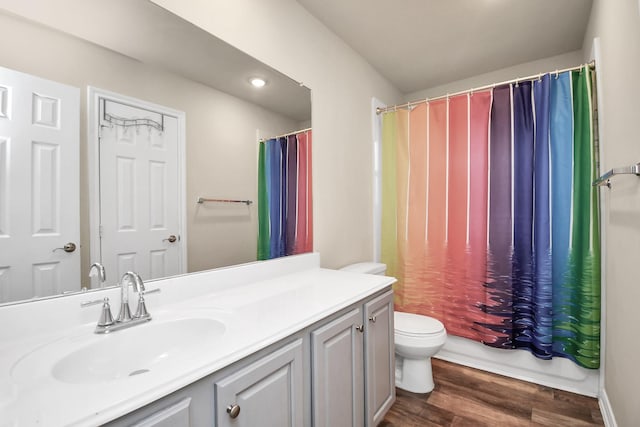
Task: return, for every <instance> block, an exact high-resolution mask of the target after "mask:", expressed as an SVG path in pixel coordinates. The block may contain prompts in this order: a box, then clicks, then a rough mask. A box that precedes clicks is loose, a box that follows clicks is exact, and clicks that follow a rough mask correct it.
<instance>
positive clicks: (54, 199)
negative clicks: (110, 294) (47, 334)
mask: <svg viewBox="0 0 640 427" xmlns="http://www.w3.org/2000/svg"><path fill="white" fill-rule="evenodd" d="M79 120H80V90H79V89H78V88H74V87H71V86H66V85H63V84H60V83H56V82H52V81H49V80H45V79H41V78H38V77H35V76H31V75H29V74H24V73H20V72H17V71H13V70H9V69H6V68H1V67H0V302H6V301H15V300H22V299H27V298H32V297H42V296H48V295H54V294H59V293H61V292H64V291H67V290H79V279H80V250H79V246H80V222H79V181H78V177H79V175H78V170H79V165H78V160H79V159H78V157H79V155H78V149H79Z"/></svg>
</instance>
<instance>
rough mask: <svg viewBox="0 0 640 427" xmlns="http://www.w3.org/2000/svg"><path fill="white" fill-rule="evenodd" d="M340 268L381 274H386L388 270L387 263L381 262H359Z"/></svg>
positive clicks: (353, 271) (354, 271)
mask: <svg viewBox="0 0 640 427" xmlns="http://www.w3.org/2000/svg"><path fill="white" fill-rule="evenodd" d="M340 270H341V271H350V272H352V273H362V274H379V275H380V276H384V274H385V273H386V272H387V265H386V264H382V263H380V262H359V263H356V264H349V265H346V266H344V267H342V268H341V269H340Z"/></svg>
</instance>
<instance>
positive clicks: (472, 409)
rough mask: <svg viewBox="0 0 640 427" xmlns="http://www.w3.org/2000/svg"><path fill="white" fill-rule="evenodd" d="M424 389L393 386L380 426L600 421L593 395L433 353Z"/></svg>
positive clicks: (589, 423)
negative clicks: (429, 377) (392, 398)
mask: <svg viewBox="0 0 640 427" xmlns="http://www.w3.org/2000/svg"><path fill="white" fill-rule="evenodd" d="M432 362H433V378H434V382H435V384H436V386H435V388H434V390H433V391H432V392H431V393H428V394H415V393H409V392H406V391H403V390H400V389H396V392H397V396H396V403H395V404H394V405H393V406H392V407H391V410H390V411H389V412H388V413H387V416H386V417H385V419H384V421H382V422H381V423H380V427H401V426H403V427H405V426H406V427H413V426H416V427H417V426H420V427H423V426H425V427H427V426H456V427H457V426H469V427H471V426H472V427H482V426H509V427H511V426H553V427H560V426H571V427H577V426H603V425H604V423H603V420H602V415H601V414H600V409H599V408H598V401H597V399H594V398H590V397H586V396H581V395H578V394H574V393H569V392H566V391H561V390H556V389H553V388H550V387H544V386H540V385H537V384H532V383H528V382H524V381H519V380H515V379H513V378H508V377H504V376H501V375H496V374H492V373H488V372H484V371H479V370H477V369H472V368H468V367H465V366H461V365H456V364H454V363H449V362H445V361H442V360H437V359H432Z"/></svg>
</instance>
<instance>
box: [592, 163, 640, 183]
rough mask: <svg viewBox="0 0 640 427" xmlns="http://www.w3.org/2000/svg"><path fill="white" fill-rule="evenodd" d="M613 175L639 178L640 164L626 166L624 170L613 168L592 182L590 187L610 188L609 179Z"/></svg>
mask: <svg viewBox="0 0 640 427" xmlns="http://www.w3.org/2000/svg"><path fill="white" fill-rule="evenodd" d="M614 175H636V176H640V163H636V164H635V165H631V166H627V167H624V168H613V169H611V170H610V171H608V172H606V173H605V174H604V175H602V176H601V177H600V178H598V179H596V180H595V181H593V183H592V184H591V185H593V186H594V187H595V186H601V185H606V186H607V187H609V188H611V180H610V178H611V177H612V176H614Z"/></svg>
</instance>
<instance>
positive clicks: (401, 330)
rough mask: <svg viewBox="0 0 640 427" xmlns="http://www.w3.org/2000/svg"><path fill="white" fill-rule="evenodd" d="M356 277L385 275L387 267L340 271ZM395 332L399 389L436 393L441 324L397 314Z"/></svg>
mask: <svg viewBox="0 0 640 427" xmlns="http://www.w3.org/2000/svg"><path fill="white" fill-rule="evenodd" d="M340 270H343V271H351V272H354V273H365V274H380V275H384V274H385V272H386V270H387V266H386V265H385V264H381V263H375V262H360V263H357V264H351V265H347V266H346V267H343V268H341V269H340ZM393 319H394V328H395V333H394V337H395V353H396V387H398V388H401V389H403V390H407V391H410V392H413V393H428V392H430V391H431V390H433V387H434V384H433V374H432V372H431V356H433V355H434V354H436V353H437V352H438V351H439V350H440V349H441V348H442V346H443V345H444V342H445V340H446V339H447V331H446V330H445V328H444V325H443V324H442V322H440V321H439V320H437V319H434V318H432V317H428V316H422V315H419V314H413V313H403V312H399V311H396V312H395V313H394V315H393Z"/></svg>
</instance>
